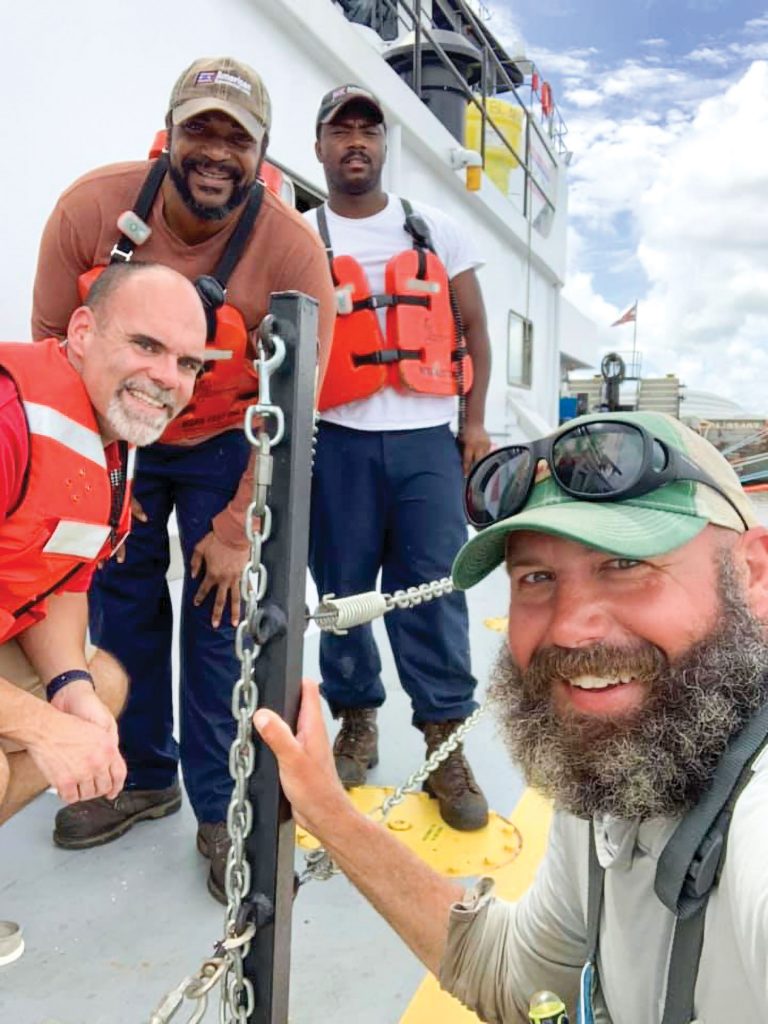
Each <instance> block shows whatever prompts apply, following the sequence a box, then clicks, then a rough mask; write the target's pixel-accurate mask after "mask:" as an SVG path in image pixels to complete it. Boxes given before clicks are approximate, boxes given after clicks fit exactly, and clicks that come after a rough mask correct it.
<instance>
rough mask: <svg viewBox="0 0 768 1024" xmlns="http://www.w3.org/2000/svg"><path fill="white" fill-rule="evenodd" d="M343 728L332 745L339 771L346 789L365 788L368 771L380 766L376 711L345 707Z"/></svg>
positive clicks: (374, 709)
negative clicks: (363, 786)
mask: <svg viewBox="0 0 768 1024" xmlns="http://www.w3.org/2000/svg"><path fill="white" fill-rule="evenodd" d="M336 717H338V718H341V728H340V729H339V732H338V734H337V736H336V740H335V742H334V744H333V759H334V761H335V762H336V772H337V774H338V776H339V779H340V780H341V784H342V786H343V787H344V788H345V789H351V788H352V787H353V786H362V785H363V784H364V782H365V777H366V775H367V773H368V769H369V768H375V767H376V765H377V764H378V763H379V747H378V738H379V730H378V727H377V725H376V708H342V709H341V711H340V712H339V714H338V715H337V716H336Z"/></svg>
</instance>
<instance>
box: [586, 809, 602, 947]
mask: <svg viewBox="0 0 768 1024" xmlns="http://www.w3.org/2000/svg"><path fill="white" fill-rule="evenodd" d="M587 871H588V874H587V878H588V888H587V960H589V961H590V963H592V964H595V965H596V964H597V942H598V935H599V932H600V912H601V910H602V908H603V882H604V879H605V871H604V869H603V868H602V867H600V861H599V860H598V859H597V846H596V839H595V826H594V823H593V822H591V821H590V823H589V861H588V865H587Z"/></svg>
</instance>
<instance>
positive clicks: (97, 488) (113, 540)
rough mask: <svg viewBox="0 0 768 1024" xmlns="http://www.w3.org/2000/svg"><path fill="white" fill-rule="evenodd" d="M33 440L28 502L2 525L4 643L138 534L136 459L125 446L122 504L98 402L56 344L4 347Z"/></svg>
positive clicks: (2, 356) (0, 626)
mask: <svg viewBox="0 0 768 1024" xmlns="http://www.w3.org/2000/svg"><path fill="white" fill-rule="evenodd" d="M0 367H2V370H3V371H4V372H5V373H7V374H8V375H9V376H10V377H11V378H12V379H13V381H14V383H15V385H16V389H17V391H18V393H19V396H20V398H21V400H22V404H23V408H24V414H25V416H26V420H27V428H28V432H29V463H28V466H27V472H26V478H25V481H24V487H23V491H22V495H21V497H20V499H19V501H18V503H17V505H16V507H15V508H14V509H13V510H12V511H11V512H10V514H9V515H8V517H7V518H6V519H5V521H4V522H3V523H2V524H0V641H5V640H7V639H8V638H9V637H11V636H15V635H16V634H17V633H20V632H21V631H22V630H24V629H26V628H27V627H28V626H31V625H34V623H36V622H39V621H40V620H41V619H43V618H45V609H44V607H43V602H44V600H45V598H46V597H48V596H49V595H50V594H53V593H55V592H56V591H57V590H58V589H59V588H60V587H61V586H62V585H63V584H64V583H66V582H67V580H69V579H70V578H71V577H72V576H74V575H75V573H76V572H77V570H78V569H80V568H81V567H82V566H84V565H88V564H91V563H94V562H99V561H101V560H102V559H104V558H108V557H109V556H110V555H111V554H112V552H113V551H114V550H115V548H117V547H118V546H119V545H120V543H122V541H123V539H124V538H125V536H126V534H127V533H128V530H129V528H130V491H131V488H130V480H131V478H132V476H133V458H134V452H133V450H130V449H129V448H128V445H127V444H125V442H119V444H120V453H121V459H122V462H123V470H124V480H125V484H124V487H123V489H122V490H123V493H122V496H121V495H120V492H119V491H117V492H115V494H114V498H115V499H116V500H113V488H112V486H111V484H110V479H109V472H108V470H107V462H106V458H105V454H104V443H103V441H102V439H101V436H100V434H99V427H98V424H97V422H96V418H95V415H94V412H93V406H92V405H91V402H90V399H89V397H88V393H87V391H86V390H85V387H84V385H83V382H82V379H81V377H80V375H79V374H78V373H77V372H76V371H75V369H74V368H73V367H72V366H71V365H70V363H69V361H68V360H67V358H66V356H65V355H64V354H63V352H62V350H61V345H60V343H59V342H58V341H57V340H56V339H49V340H48V341H43V342H41V343H40V344H37V345H27V344H2V345H0Z"/></svg>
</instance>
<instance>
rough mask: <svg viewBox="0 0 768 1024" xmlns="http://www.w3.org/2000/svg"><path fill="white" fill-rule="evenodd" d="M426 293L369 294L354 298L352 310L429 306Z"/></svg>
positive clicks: (355, 311) (354, 311)
mask: <svg viewBox="0 0 768 1024" xmlns="http://www.w3.org/2000/svg"><path fill="white" fill-rule="evenodd" d="M429 303H430V299H429V296H428V295H369V296H368V298H367V299H356V300H355V301H354V302H353V303H352V312H353V313H357V312H358V310H361V309H385V308H386V307H387V306H424V307H426V308H427V309H428V308H429Z"/></svg>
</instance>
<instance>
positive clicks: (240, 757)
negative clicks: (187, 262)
mask: <svg viewBox="0 0 768 1024" xmlns="http://www.w3.org/2000/svg"><path fill="white" fill-rule="evenodd" d="M274 328H275V324H274V317H272V316H267V317H265V318H264V320H263V321H262V324H261V327H260V331H259V341H258V345H257V354H258V358H257V359H256V360H255V365H256V368H257V369H258V373H259V401H258V403H257V404H255V405H252V406H249V408H248V410H247V412H246V415H245V424H244V429H245V435H246V437H247V438H248V441H249V442H250V444H251V446H252V447H253V451H254V473H253V493H252V500H251V503H250V504H249V506H248V511H247V513H246V521H245V534H246V537H247V539H248V543H249V545H250V548H249V555H248V562H247V564H246V566H245V568H244V569H243V572H242V574H241V577H240V595H241V597H242V599H243V602H244V604H245V615H244V617H243V619H242V621H241V622H240V624H239V625H238V627H237V630H236V632H235V653H236V655H237V658H238V660H239V661H240V678H239V679H237V680H236V681H235V684H234V686H233V689H232V716H233V718H234V719H235V722H236V723H237V733H236V735H235V738H234V740H233V742H232V746H231V748H230V751H229V773H230V775H231V776H232V779H233V782H234V785H233V788H232V797H231V800H230V803H229V808H228V809H227V831H228V833H229V838H230V841H231V842H230V847H229V853H228V855H227V865H226V870H225V888H226V893H227V911H226V916H225V919H224V936H225V937H224V939H223V940H222V941H221V942H219V944H218V945H217V947H216V955H215V956H214V957H211V958H210V959H208V960H205V961H203V964H202V966H201V967H200V970H199V971H198V973H197V974H196V975H191V976H189V977H187V978H185V979H184V980H183V981H182V982H181V983H180V984H179V985H177V986H176V988H174V989H172V990H171V991H170V992H169V993H168V994H167V995H166V996H165V998H164V999H163V1000H162V1002H161V1003H160V1004H159V1006H158V1007H157V1009H156V1010H155V1011H154V1013H153V1014H152V1017H151V1018H150V1022H149V1024H168V1022H169V1021H170V1020H171V1019H172V1018H173V1017H175V1015H176V1013H177V1012H178V1011H179V1010H180V1009H181V1007H182V1004H183V1002H184V1000H185V999H188V1000H191V1001H195V1002H197V1006H196V1007H195V1008H194V1009H193V1011H192V1016H191V1017H189V1018H188V1019H187V1022H186V1024H198V1022H199V1021H201V1020H202V1019H203V1016H204V1015H205V1012H206V1008H207V1006H208V994H209V992H210V991H211V990H212V989H213V988H214V986H215V985H217V984H219V983H221V1001H220V1004H219V1021H220V1024H247V1022H248V1018H249V1017H250V1016H251V1015H252V1013H253V1010H254V1005H255V993H254V990H253V984H252V983H251V981H250V979H249V978H246V977H245V972H244V968H243V963H244V960H245V958H246V957H247V955H248V952H249V950H250V944H251V939H252V938H253V936H254V934H255V932H256V925H255V924H254V923H252V922H251V923H249V924H247V925H246V926H245V927H243V925H242V922H241V917H242V909H243V900H244V899H245V897H246V896H247V895H248V892H249V891H250V887H251V869H250V865H249V864H248V860H247V858H246V856H245V844H246V840H247V839H248V836H249V835H250V832H251V828H252V827H253V807H252V806H251V802H250V800H249V799H248V782H249V780H250V777H251V775H252V774H253V766H254V763H255V758H256V750H255V747H254V744H253V739H252V736H253V733H252V726H251V719H252V718H253V714H254V712H255V711H256V708H257V706H258V701H259V693H258V688H257V686H256V681H255V679H254V665H255V662H256V659H257V658H258V657H259V654H260V653H261V646H260V645H259V644H258V643H256V642H255V639H254V635H253V633H254V626H255V624H256V623H257V621H258V611H259V603H260V602H261V601H262V600H263V599H264V597H265V596H266V593H267V589H268V587H269V574H268V572H267V567H266V566H265V565H264V563H263V561H262V549H263V546H264V544H266V543H267V542H268V540H269V538H270V534H271V532H272V510H271V509H270V507H269V505H268V504H267V499H268V497H269V489H270V486H271V484H272V465H273V462H272V448H274V447H275V446H276V445H278V444H280V442H281V441H282V439H283V436H284V433H285V420H284V417H283V411H282V409H280V408H279V406H276V405H274V404H273V403H272V399H271V392H270V378H271V375H272V374H273V373H274V372H275V371H276V370H278V369H279V368H280V366H281V365H282V363H283V361H284V359H285V351H286V349H285V342H284V341H283V340H282V338H281V337H280V336H279V335H278V334H276V333H275V329H274ZM268 345H269V346H270V349H271V351H270V353H269V355H268V354H267V346H268ZM270 420H271V421H272V423H273V425H274V433H273V434H272V435H270V434H269V432H268V430H267V424H268V422H269V421H270Z"/></svg>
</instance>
